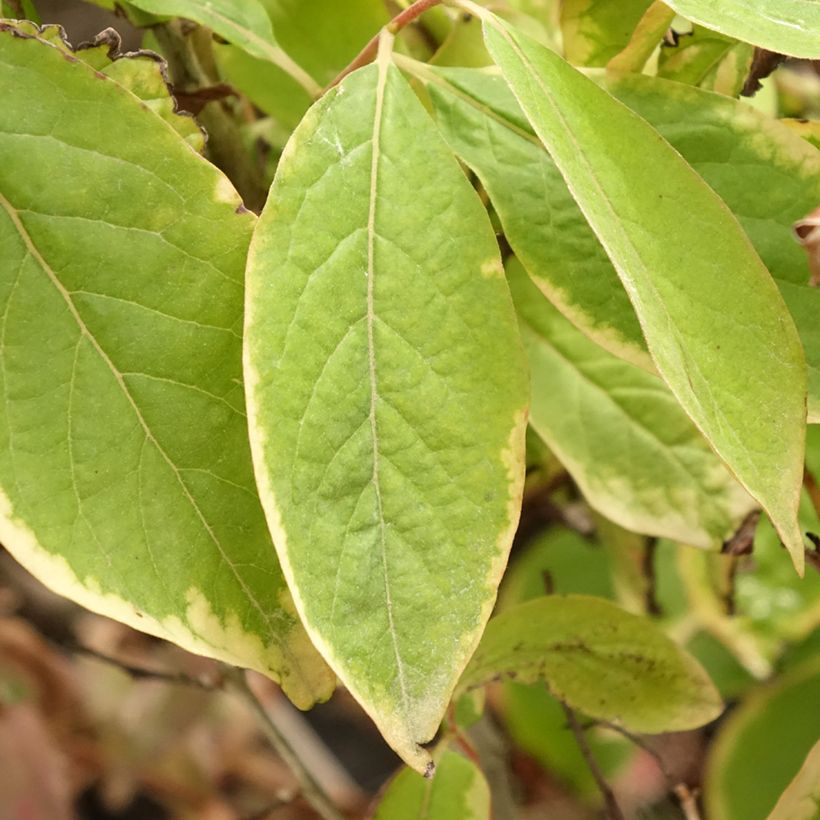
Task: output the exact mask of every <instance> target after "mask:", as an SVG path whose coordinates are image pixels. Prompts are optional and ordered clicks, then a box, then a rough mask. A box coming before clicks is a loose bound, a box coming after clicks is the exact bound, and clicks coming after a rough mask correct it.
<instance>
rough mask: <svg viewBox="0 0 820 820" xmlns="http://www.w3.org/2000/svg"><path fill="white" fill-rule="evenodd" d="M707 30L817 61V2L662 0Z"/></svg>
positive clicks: (819, 10)
mask: <svg viewBox="0 0 820 820" xmlns="http://www.w3.org/2000/svg"><path fill="white" fill-rule="evenodd" d="M665 2H666V3H667V5H669V6H671V7H672V8H673V9H675V11H676V12H678V14H682V15H683V16H684V17H688V18H689V19H690V20H692V22H694V23H700V24H701V25H702V26H706V28H711V29H714V30H715V31H720V32H722V33H723V34H728V35H729V36H730V37H736V38H737V39H738V40H745V41H746V42H747V43H753V44H754V45H756V46H761V47H762V48H766V49H769V51H776V52H779V53H780V54H790V55H792V56H793V57H807V58H809V59H812V60H816V59H818V58H820V34H819V33H818V32H820V3H818V2H817V0H720V2H717V3H716V2H715V0H665Z"/></svg>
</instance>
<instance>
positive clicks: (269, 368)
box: [245, 57, 527, 770]
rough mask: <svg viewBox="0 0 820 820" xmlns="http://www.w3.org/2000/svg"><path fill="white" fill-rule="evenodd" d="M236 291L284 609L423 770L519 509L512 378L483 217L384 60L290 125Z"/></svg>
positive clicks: (254, 436) (508, 326)
mask: <svg viewBox="0 0 820 820" xmlns="http://www.w3.org/2000/svg"><path fill="white" fill-rule="evenodd" d="M248 288H249V293H248V315H247V320H246V321H247V326H246V342H245V356H246V360H245V374H246V380H247V392H248V404H249V408H250V418H251V441H252V449H253V453H254V463H255V466H256V475H257V483H258V484H259V486H260V488H261V494H262V500H263V504H264V506H265V509H266V512H267V515H268V522H269V524H270V526H271V528H272V530H273V532H274V540H275V542H276V545H277V548H278V550H279V554H280V558H281V560H282V563H283V566H284V567H285V571H286V573H287V575H288V580H289V582H290V586H291V589H293V590H295V598H296V601H297V606H298V607H299V611H300V613H301V614H302V616H303V619H304V621H305V624H306V626H307V628H308V631H309V633H310V634H311V636H312V637H313V639H314V642H315V643H316V645H317V646H318V647H320V649H321V651H322V652H323V654H324V656H325V658H326V659H327V660H328V662H329V663H330V664H331V666H332V667H333V668H334V669H335V670H336V672H337V673H338V674H339V676H340V677H341V678H342V680H343V681H344V682H345V683H346V685H347V686H348V688H349V689H350V690H351V692H352V693H353V694H354V696H355V697H356V698H357V699H358V700H359V702H360V703H361V704H362V705H363V706H364V707H365V709H366V710H367V711H368V712H369V713H370V714H371V716H372V717H373V718H374V720H375V721H376V723H377V724H378V725H379V727H380V728H381V731H382V733H383V734H384V735H385V737H386V738H387V739H388V741H389V742H390V743H391V744H392V745H393V747H394V748H395V749H396V750H397V751H398V752H399V753H400V754H401V755H402V757H404V759H405V760H406V761H407V762H408V763H409V764H410V765H412V766H413V767H414V768H417V769H419V770H424V768H425V766H426V765H427V764H428V762H429V756H428V755H427V753H426V752H425V751H424V750H423V749H422V748H421V747H420V746H419V744H420V743H423V742H425V741H427V740H429V739H430V738H431V737H432V735H433V733H434V732H435V731H436V727H437V726H438V723H439V721H440V719H441V716H442V713H443V710H444V708H445V706H446V703H447V701H448V699H449V697H450V693H451V691H452V689H453V686H454V684H455V682H456V680H457V678H458V675H459V674H460V672H461V670H462V668H463V667H464V665H465V664H466V662H467V659H468V658H469V656H470V654H471V653H472V651H473V649H474V647H475V645H476V643H477V642H478V638H479V636H480V634H481V630H482V628H483V625H484V623H485V621H486V618H487V617H488V616H489V612H490V609H491V607H492V603H493V600H494V598H495V589H496V586H497V583H498V580H499V577H500V574H501V572H502V570H503V567H504V564H505V562H506V557H507V552H508V549H509V546H510V541H511V538H512V533H513V530H514V528H515V525H516V522H517V518H518V508H519V503H520V494H521V481H522V470H523V444H524V427H525V418H526V405H527V397H526V392H527V391H526V381H527V379H526V367H525V364H524V361H523V351H522V348H521V344H520V340H519V338H518V333H517V329H516V326H515V318H514V313H513V310H512V304H511V300H510V297H509V292H508V290H507V286H506V282H505V280H504V276H503V269H502V267H501V264H500V260H499V257H498V248H497V245H496V243H495V239H494V236H493V233H492V230H491V228H490V224H489V221H488V219H487V216H486V213H485V211H484V210H483V208H482V207H481V203H480V201H479V200H478V198H477V197H476V195H475V193H474V191H473V190H472V189H471V187H470V186H469V184H468V183H467V181H466V178H465V177H464V175H463V173H462V172H461V170H460V169H459V167H458V165H457V163H456V161H455V159H454V158H453V157H452V155H451V154H450V153H449V151H448V149H447V147H446V146H445V144H444V142H443V141H442V140H441V137H440V136H439V135H438V133H437V131H436V129H435V127H434V125H433V123H432V122H431V120H430V119H429V116H428V115H427V113H426V112H425V111H424V109H423V108H422V106H421V104H420V103H419V102H418V100H417V99H416V97H415V95H414V94H413V92H412V91H411V89H410V87H409V86H408V85H407V83H406V82H405V81H404V79H403V78H402V77H401V75H400V74H399V72H398V71H397V69H395V68H394V67H392V66H388V65H386V64H385V61H384V57H382V58H381V59H380V61H379V64H378V65H373V66H369V67H367V68H365V69H362V70H360V71H358V72H356V73H355V74H353V75H352V76H350V77H349V78H348V79H346V80H345V81H344V83H343V84H342V85H340V86H339V87H338V88H337V89H335V90H334V91H332V92H330V93H329V94H328V95H327V96H326V97H325V98H324V99H323V100H322V101H321V102H320V103H319V104H318V105H317V106H315V107H314V108H313V109H311V111H310V112H309V113H308V114H307V116H306V118H305V119H304V120H303V122H302V124H301V125H300V126H299V128H298V129H297V131H296V132H295V133H294V135H293V137H292V138H291V141H290V143H289V145H288V147H287V149H286V151H285V155H284V157H283V160H282V162H281V164H280V167H279V170H278V173H277V177H276V180H275V182H274V185H273V188H272V190H271V197H270V200H269V204H268V205H267V207H266V209H265V212H264V213H263V215H262V218H261V219H260V222H259V225H258V227H257V229H256V232H255V235H254V240H253V243H252V245H251V253H250V259H249V266H248Z"/></svg>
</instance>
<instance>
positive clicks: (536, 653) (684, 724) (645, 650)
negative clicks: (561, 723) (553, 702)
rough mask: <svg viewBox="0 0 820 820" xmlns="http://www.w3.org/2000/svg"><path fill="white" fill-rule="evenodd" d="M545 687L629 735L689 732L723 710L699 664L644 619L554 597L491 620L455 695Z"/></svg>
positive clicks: (604, 604) (594, 602)
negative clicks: (507, 684) (501, 687)
mask: <svg viewBox="0 0 820 820" xmlns="http://www.w3.org/2000/svg"><path fill="white" fill-rule="evenodd" d="M499 679H500V680H507V679H511V680H516V681H518V682H520V683H534V682H536V681H544V682H546V684H547V686H548V687H549V689H550V691H551V692H552V693H553V694H554V695H555V696H556V697H557V698H560V699H561V700H563V701H564V702H566V703H567V704H569V705H570V706H572V707H573V708H575V709H579V710H580V711H582V712H583V713H584V714H586V715H588V716H589V717H592V718H597V719H599V720H607V721H609V722H611V723H616V724H618V725H619V726H623V727H624V728H626V729H629V730H631V731H635V732H647V733H650V734H651V733H656V732H672V731H679V730H684V729H693V728H695V727H697V726H703V725H704V724H705V723H708V722H709V721H711V720H714V719H715V718H716V717H717V716H718V715H719V714H720V712H721V711H722V709H723V705H722V703H721V700H720V696H719V695H718V693H717V690H716V689H715V687H714V686H713V685H712V682H711V681H710V680H709V677H708V675H707V674H706V672H704V670H703V669H702V667H701V666H700V664H699V663H698V662H697V661H696V660H695V659H694V658H693V657H692V656H691V655H689V654H688V653H687V652H685V651H684V650H682V649H680V648H679V647H678V646H676V645H675V644H674V643H673V642H672V641H671V640H670V639H669V638H667V637H666V635H664V634H663V632H661V631H660V630H659V629H658V628H657V627H656V626H655V625H654V624H653V623H651V622H650V621H648V620H647V619H646V618H642V617H640V616H638V615H632V614H630V613H628V612H624V611H623V610H622V609H620V608H619V607H617V606H615V605H614V604H611V603H609V602H608V601H604V600H602V599H601V598H593V597H590V596H587V595H567V596H564V595H554V596H549V597H543V598H538V599H536V600H534V601H528V602H527V603H524V604H520V605H519V606H516V607H513V608H512V609H508V610H506V611H505V612H503V613H502V614H501V615H498V616H497V617H495V618H493V619H492V620H491V621H490V623H489V624H488V625H487V630H486V632H485V633H484V637H483V638H482V640H481V644H480V646H479V647H478V650H477V651H476V653H475V656H474V657H473V659H472V661H470V665H469V666H468V667H467V669H466V671H465V672H464V677H463V678H462V679H461V681H460V682H459V690H462V689H464V690H466V689H471V688H473V687H476V686H483V685H484V684H486V683H488V682H490V681H492V680H499Z"/></svg>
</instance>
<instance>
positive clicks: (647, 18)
mask: <svg viewBox="0 0 820 820" xmlns="http://www.w3.org/2000/svg"><path fill="white" fill-rule="evenodd" d="M674 18H675V12H674V11H672V9H670V8H669V6H667V5H666V3H663V2H661V0H655V2H654V3H652V5H651V6H650V7H649V8H648V9H647V10H646V12H645V13H644V15H643V17H641V19H640V20H639V21H638V25H637V26H635V30H634V31H633V32H632V36H631V37H630V38H629V42H628V43H627V44H626V45H625V46H624V48H623V50H622V51H619V52H618V53H617V54H616V55H615V56H614V57H613V58H612V59H611V60H610V61H609V62H608V63H607V66H606V67H607V70H608V71H615V72H620V71H635V72H638V73H640V72H641V71H643V69H644V66H645V65H646V64H647V62H648V61H649V58H650V57H651V56H652V54H653V53H654V51H655V49H656V48H657V47H658V44H659V43H660V42H661V41H662V40H663V38H664V36H665V35H666V33H667V31H668V30H669V26H670V25H671V24H672V21H673V20H674Z"/></svg>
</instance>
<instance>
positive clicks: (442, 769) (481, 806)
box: [374, 750, 490, 820]
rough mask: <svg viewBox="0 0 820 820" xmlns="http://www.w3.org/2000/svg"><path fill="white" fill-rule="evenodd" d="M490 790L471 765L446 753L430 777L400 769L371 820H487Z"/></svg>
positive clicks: (457, 755)
mask: <svg viewBox="0 0 820 820" xmlns="http://www.w3.org/2000/svg"><path fill="white" fill-rule="evenodd" d="M489 818H490V789H489V787H488V786H487V781H486V780H485V779H484V775H483V774H481V771H480V770H479V769H478V768H477V767H476V765H475V764H474V763H472V762H471V761H469V760H467V758H465V757H462V756H461V755H459V754H456V753H455V752H451V751H449V750H447V751H445V752H444V754H443V755H442V757H441V760H439V761H438V764H437V766H436V773H435V775H433V777H422V776H421V775H420V774H418V772H414V771H413V770H412V769H409V768H405V769H402V770H401V771H400V772H399V773H398V774H397V775H396V776H395V777H394V778H393V779H392V780H391V781H390V783H389V785H388V786H387V790H386V791H385V793H384V796H383V797H382V799H381V800H380V801H379V806H378V808H377V809H376V814H375V816H374V820H489Z"/></svg>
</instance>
